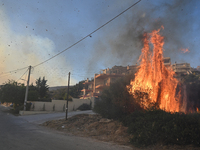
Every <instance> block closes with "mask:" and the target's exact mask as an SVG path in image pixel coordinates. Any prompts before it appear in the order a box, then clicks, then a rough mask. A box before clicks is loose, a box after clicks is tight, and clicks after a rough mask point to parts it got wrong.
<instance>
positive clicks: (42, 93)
mask: <svg viewBox="0 0 200 150" xmlns="http://www.w3.org/2000/svg"><path fill="white" fill-rule="evenodd" d="M35 83H36V89H37V91H38V93H39V97H40V98H44V97H46V96H47V93H48V90H49V87H48V85H47V80H45V77H43V79H42V80H41V77H39V79H37V80H36V82H35Z"/></svg>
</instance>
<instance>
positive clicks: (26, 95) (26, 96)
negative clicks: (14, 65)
mask: <svg viewBox="0 0 200 150" xmlns="http://www.w3.org/2000/svg"><path fill="white" fill-rule="evenodd" d="M28 69H29V72H28V81H27V85H26V94H25V100H24V111H26V102H27V98H28V87H29V80H30V74H31V66H29V68H28Z"/></svg>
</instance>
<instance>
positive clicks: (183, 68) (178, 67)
mask: <svg viewBox="0 0 200 150" xmlns="http://www.w3.org/2000/svg"><path fill="white" fill-rule="evenodd" d="M172 69H173V70H174V72H175V73H176V74H177V75H180V74H190V73H192V71H193V68H192V67H191V66H190V64H189V63H175V64H173V65H172Z"/></svg>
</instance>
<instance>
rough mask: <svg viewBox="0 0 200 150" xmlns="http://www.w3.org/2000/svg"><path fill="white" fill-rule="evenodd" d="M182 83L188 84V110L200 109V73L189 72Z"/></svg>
mask: <svg viewBox="0 0 200 150" xmlns="http://www.w3.org/2000/svg"><path fill="white" fill-rule="evenodd" d="M182 84H184V85H185V86H186V92H187V111H189V112H190V111H193V112H194V111H196V109H197V108H198V109H200V75H198V74H189V75H186V76H184V78H183V81H182Z"/></svg>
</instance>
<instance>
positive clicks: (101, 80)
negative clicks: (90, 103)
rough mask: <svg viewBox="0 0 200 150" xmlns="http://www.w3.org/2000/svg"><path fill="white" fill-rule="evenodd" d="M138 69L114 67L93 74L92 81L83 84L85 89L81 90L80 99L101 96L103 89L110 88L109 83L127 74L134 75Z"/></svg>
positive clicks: (134, 66)
mask: <svg viewBox="0 0 200 150" xmlns="http://www.w3.org/2000/svg"><path fill="white" fill-rule="evenodd" d="M137 69H138V66H137V65H133V66H126V67H123V66H114V67H112V68H107V69H104V70H102V71H101V72H100V74H95V75H94V79H92V80H90V81H89V79H87V80H86V81H85V82H84V83H83V84H84V85H85V87H84V88H83V90H82V92H83V95H82V98H88V97H98V96H100V95H101V93H102V91H103V89H104V88H105V87H108V86H110V84H111V83H114V82H115V81H116V80H117V79H119V78H120V77H123V76H125V75H128V74H134V73H136V71H137Z"/></svg>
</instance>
